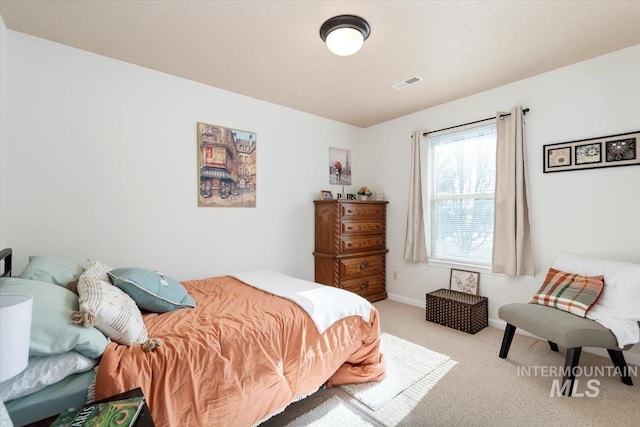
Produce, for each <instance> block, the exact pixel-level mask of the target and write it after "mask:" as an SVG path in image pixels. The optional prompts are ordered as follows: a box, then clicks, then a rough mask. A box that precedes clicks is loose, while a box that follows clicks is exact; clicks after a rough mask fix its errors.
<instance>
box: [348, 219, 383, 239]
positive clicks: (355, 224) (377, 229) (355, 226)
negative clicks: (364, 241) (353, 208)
mask: <svg viewBox="0 0 640 427" xmlns="http://www.w3.org/2000/svg"><path fill="white" fill-rule="evenodd" d="M340 231H341V233H342V235H343V236H345V235H349V234H384V221H381V220H366V221H351V220H342V221H340Z"/></svg>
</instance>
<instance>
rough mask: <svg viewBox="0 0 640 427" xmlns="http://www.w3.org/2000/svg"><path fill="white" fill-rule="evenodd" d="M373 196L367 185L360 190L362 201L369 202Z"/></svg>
mask: <svg viewBox="0 0 640 427" xmlns="http://www.w3.org/2000/svg"><path fill="white" fill-rule="evenodd" d="M372 194H373V192H372V191H371V190H369V187H367V186H366V185H365V186H364V187H360V189H359V190H358V195H359V196H360V199H361V200H368V199H369V197H370V196H371V195H372Z"/></svg>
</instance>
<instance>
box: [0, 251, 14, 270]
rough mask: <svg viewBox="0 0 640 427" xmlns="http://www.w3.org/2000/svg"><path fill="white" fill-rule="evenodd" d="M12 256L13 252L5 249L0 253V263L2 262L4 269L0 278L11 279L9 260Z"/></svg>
mask: <svg viewBox="0 0 640 427" xmlns="http://www.w3.org/2000/svg"><path fill="white" fill-rule="evenodd" d="M12 256H13V250H12V249H11V248H6V249H3V250H1V251H0V261H4V267H3V269H2V274H0V277H11V258H12Z"/></svg>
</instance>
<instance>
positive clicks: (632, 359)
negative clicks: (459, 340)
mask: <svg viewBox="0 0 640 427" xmlns="http://www.w3.org/2000/svg"><path fill="white" fill-rule="evenodd" d="M387 298H389V299H390V300H391V301H396V302H400V303H403V304H407V305H411V306H414V307H420V308H425V306H426V303H425V302H424V301H418V300H415V299H412V298H406V297H403V296H400V295H396V294H388V295H387ZM489 326H492V327H494V328H497V329H501V330H503V331H504V328H505V326H506V322H505V321H504V320H502V319H492V318H489ZM516 334H519V335H524V336H527V337H531V338H536V339H539V340H542V341H546V340H545V339H544V338H540V337H538V336H536V335H533V334H530V333H529V332H527V331H523V330H522V329H519V328H518V329H516ZM632 348H635V347H632ZM582 350H583V351H586V352H588V353H591V354H597V355H598V356H603V357H606V358H609V354H608V353H607V350H605V349H604V348H594V347H585V348H583V349H582ZM496 351H497V350H496ZM624 358H625V360H626V361H627V363H628V364H632V365H638V366H640V353H637V352H630V351H625V352H624Z"/></svg>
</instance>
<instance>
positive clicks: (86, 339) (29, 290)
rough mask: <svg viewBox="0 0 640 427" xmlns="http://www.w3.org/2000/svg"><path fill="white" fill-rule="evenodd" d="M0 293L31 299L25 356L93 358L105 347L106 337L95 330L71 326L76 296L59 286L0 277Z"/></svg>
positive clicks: (75, 306) (76, 304)
mask: <svg viewBox="0 0 640 427" xmlns="http://www.w3.org/2000/svg"><path fill="white" fill-rule="evenodd" d="M0 293H8V294H13V293H16V294H27V295H32V296H33V311H32V315H31V337H30V340H29V356H47V355H51V354H60V353H65V352H67V351H76V352H78V353H80V354H82V355H83V356H87V357H89V358H92V359H95V358H97V357H100V356H101V355H102V353H103V352H104V349H105V347H106V346H107V343H108V341H107V338H106V337H105V336H104V335H103V334H102V332H100V331H99V330H97V329H96V328H92V327H91V328H85V327H82V326H78V325H74V324H72V323H71V313H72V312H74V311H77V310H78V296H77V295H76V294H74V293H73V292H71V291H70V290H68V289H65V288H63V287H62V286H57V285H55V284H52V283H45V282H36V281H33V280H27V279H21V278H18V277H2V278H0Z"/></svg>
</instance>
